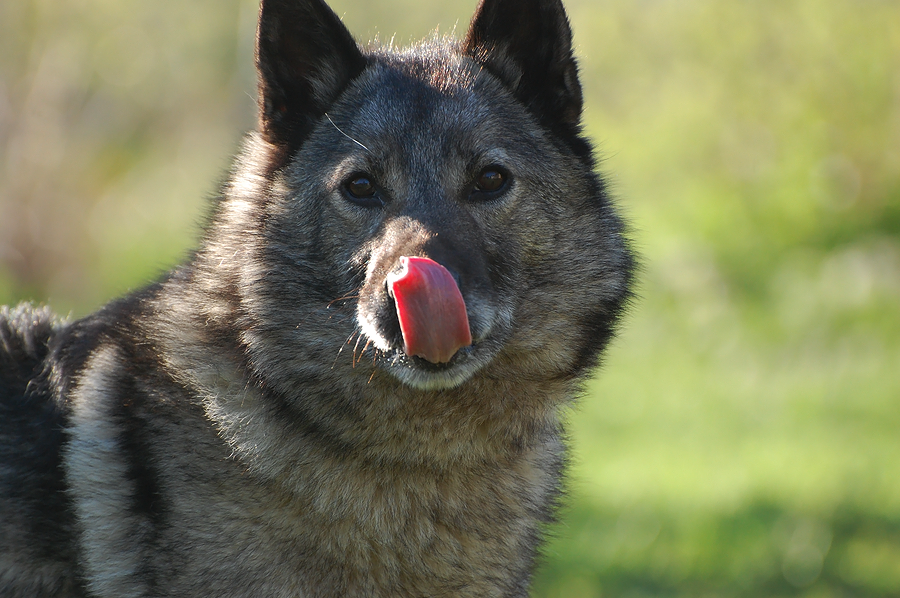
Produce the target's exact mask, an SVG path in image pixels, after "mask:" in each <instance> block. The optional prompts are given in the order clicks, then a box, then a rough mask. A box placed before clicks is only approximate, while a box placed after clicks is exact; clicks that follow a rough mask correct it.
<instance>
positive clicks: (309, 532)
mask: <svg viewBox="0 0 900 598" xmlns="http://www.w3.org/2000/svg"><path fill="white" fill-rule="evenodd" d="M545 458H546V456H544V455H542V454H539V453H537V452H535V453H534V454H530V455H524V456H521V457H519V458H517V459H515V460H514V461H513V462H508V463H503V464H495V465H485V464H482V465H480V466H478V467H472V468H468V469H466V470H464V471H454V472H452V473H444V474H436V473H434V472H430V473H429V472H427V471H405V472H401V473H397V472H388V471H385V470H378V469H370V470H367V471H360V470H358V469H357V470H356V471H355V472H353V473H352V474H351V472H346V473H347V475H345V476H340V477H337V478H331V479H324V480H323V479H320V480H317V482H318V483H316V484H314V485H312V484H311V485H310V487H309V491H308V492H306V491H301V492H299V493H297V494H296V495H295V496H294V497H293V499H291V500H285V499H284V497H282V498H279V499H275V496H274V495H273V499H275V500H276V501H277V502H278V505H277V506H276V507H274V508H273V505H271V504H270V505H269V508H267V509H265V511H264V512H263V511H259V513H260V514H262V516H263V517H264V518H265V522H266V523H265V528H266V530H267V535H268V536H269V538H270V542H269V544H268V546H267V547H266V550H269V549H273V548H274V549H275V550H277V551H278V552H279V558H277V559H276V560H279V561H282V562H284V561H285V560H291V559H290V558H289V557H288V553H286V552H285V551H284V548H287V547H293V548H294V549H295V550H296V551H295V556H296V560H295V562H294V563H293V565H292V566H290V567H289V569H292V570H294V571H296V570H297V569H302V570H304V571H305V574H302V575H301V576H300V577H301V579H303V582H302V583H303V585H304V586H306V587H305V591H306V593H309V594H310V595H322V596H325V595H334V594H333V593H334V591H335V588H341V592H340V594H341V595H343V596H429V595H431V596H434V595H454V596H515V595H520V594H522V595H524V594H523V593H522V592H520V591H519V590H520V589H524V588H525V587H526V585H527V578H528V576H529V571H530V570H531V568H532V564H533V562H532V561H533V557H534V550H535V542H536V538H537V537H538V535H539V528H540V526H541V525H542V524H543V523H544V522H545V521H546V519H547V517H548V512H549V510H550V504H549V503H550V502H551V501H552V496H553V494H554V492H555V488H556V485H557V480H556V479H555V475H554V474H553V473H551V472H550V471H549V469H550V468H547V467H543V465H544V464H543V463H541V461H543V460H544V459H545ZM261 506H262V505H261ZM263 513H264V514H263ZM289 551H290V549H289ZM289 551H288V552H289ZM282 570H283V569H282Z"/></svg>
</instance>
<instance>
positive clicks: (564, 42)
mask: <svg viewBox="0 0 900 598" xmlns="http://www.w3.org/2000/svg"><path fill="white" fill-rule="evenodd" d="M463 51H464V52H465V53H467V54H469V55H470V56H471V57H472V58H474V59H475V60H476V62H479V63H480V64H482V65H483V66H484V67H485V68H486V69H487V70H488V71H490V72H491V73H493V74H494V75H495V76H497V77H499V78H500V79H501V80H502V81H503V82H504V83H505V84H506V85H507V86H508V87H509V88H510V89H512V90H513V92H514V93H515V94H516V97H517V98H518V99H519V101H521V102H523V103H524V104H525V105H526V106H528V107H529V109H530V110H531V112H532V113H533V114H534V115H535V116H537V117H538V119H539V120H541V121H542V122H543V123H544V124H546V125H549V126H550V127H551V128H556V127H557V126H560V125H562V127H563V128H564V129H566V130H569V131H577V129H578V124H579V122H580V120H581V107H582V97H581V84H580V83H579V82H578V67H577V66H576V64H575V58H574V57H573V55H572V30H571V29H570V27H569V20H568V19H567V18H566V11H565V9H564V8H563V5H562V2H561V0H481V2H480V4H479V6H478V9H477V10H476V12H475V16H474V17H473V18H472V24H471V26H470V27H469V33H468V35H467V36H466V39H465V41H464V42H463Z"/></svg>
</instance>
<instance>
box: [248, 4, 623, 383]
mask: <svg viewBox="0 0 900 598" xmlns="http://www.w3.org/2000/svg"><path fill="white" fill-rule="evenodd" d="M509 11H512V12H509ZM514 21H518V22H519V23H520V25H519V26H518V27H517V26H514V25H512V24H511V23H512V22H514ZM313 24H315V27H313ZM259 36H260V37H259V68H260V81H261V86H260V90H261V129H262V134H263V138H264V140H265V144H264V146H265V147H266V148H268V150H267V153H266V158H265V160H264V162H265V165H266V166H265V169H264V170H265V171H266V173H267V177H268V179H269V181H270V183H269V186H268V190H267V195H266V201H265V204H264V205H263V206H261V207H260V208H259V210H260V211H261V213H259V214H256V215H255V216H254V218H255V219H256V220H257V221H260V222H261V225H262V227H263V228H262V229H260V230H259V231H258V235H259V237H260V238H263V239H265V243H261V244H259V246H258V252H259V254H258V255H257V259H256V260H254V263H257V262H258V261H262V262H263V263H265V264H266V268H265V269H264V271H263V272H260V271H259V268H258V266H255V267H254V271H253V273H252V274H250V275H248V276H249V279H248V281H247V282H248V284H246V285H242V286H244V287H246V288H253V289H255V291H254V292H255V293H256V295H255V297H254V298H253V299H252V300H251V301H247V303H248V304H249V305H251V306H252V309H253V311H255V312H257V314H256V315H257V316H258V317H257V318H255V319H256V321H257V322H260V323H261V324H260V329H259V330H258V331H257V332H258V333H259V335H262V336H261V337H254V335H250V337H251V339H250V343H249V344H250V345H251V352H252V349H253V345H254V342H255V344H256V345H258V346H260V347H272V346H275V345H277V346H279V347H281V348H282V349H283V348H284V347H286V346H288V347H290V346H293V347H295V348H293V349H291V350H288V351H282V353H281V355H286V356H294V357H293V358H290V357H288V358H285V357H281V358H280V359H281V362H280V363H277V364H274V365H273V364H272V363H271V362H272V359H273V358H272V357H270V353H273V352H267V351H265V350H261V351H259V352H258V353H257V354H256V355H255V356H254V358H255V359H256V360H257V361H268V362H269V366H268V367H267V368H264V369H268V370H270V371H271V370H272V369H273V368H281V369H284V368H286V367H290V366H289V365H288V364H287V363H286V361H293V362H294V363H304V364H308V363H309V362H310V360H309V359H307V358H308V357H309V355H308V353H309V352H324V353H325V354H326V355H334V356H335V359H336V361H335V363H334V365H333V366H332V367H333V368H335V369H337V370H338V371H343V369H344V368H345V366H346V365H347V364H348V363H349V364H351V365H352V366H353V369H355V368H356V367H357V363H358V361H359V360H360V358H359V357H358V356H357V349H358V348H360V347H362V348H363V353H365V355H366V357H365V367H360V368H359V369H360V371H362V372H364V373H366V368H369V369H371V367H375V368H376V369H379V370H383V371H387V372H389V373H390V374H392V375H393V376H394V377H395V378H396V379H399V380H400V381H402V382H403V383H405V384H407V385H409V386H411V387H415V388H419V389H446V388H451V387H455V386H458V385H461V384H463V383H465V382H466V381H467V380H469V379H470V378H472V377H473V376H474V375H476V372H479V371H482V372H485V375H492V376H523V377H534V376H537V377H575V376H577V375H578V374H580V373H581V371H582V370H584V369H585V368H586V367H589V366H590V365H592V363H593V361H594V358H595V357H596V354H597V352H598V351H599V349H600V348H601V347H602V346H603V344H604V343H605V342H606V340H607V338H608V337H609V334H610V329H611V325H612V323H613V320H614V319H615V316H616V315H617V312H618V310H619V307H620V305H621V302H622V300H623V298H624V294H625V287H626V284H627V277H628V269H629V267H630V262H629V259H630V258H629V256H628V254H627V250H626V249H625V247H624V244H623V241H622V238H621V231H620V228H621V226H620V223H619V221H618V219H617V218H616V217H615V216H614V215H613V213H612V212H611V209H610V207H609V205H608V203H607V199H606V196H605V194H604V192H603V189H602V186H601V183H600V182H599V180H598V179H597V178H596V176H595V175H594V173H593V171H592V159H591V156H590V150H589V148H588V146H587V145H586V143H585V142H584V140H583V139H582V138H581V137H580V135H579V133H578V120H579V115H580V109H581V92H580V87H579V86H578V82H577V78H576V76H575V64H574V60H573V59H572V55H571V49H570V44H571V42H570V34H569V29H568V24H567V21H566V17H565V14H564V12H563V9H562V6H561V4H560V3H559V1H558V0H545V1H539V0H528V1H526V2H521V1H516V2H513V1H512V0H494V1H491V0H486V1H485V2H484V3H483V4H482V6H481V7H480V9H479V12H478V13H477V14H476V16H475V19H474V20H473V24H472V27H471V29H470V31H469V34H468V36H467V38H466V40H465V41H464V42H462V43H459V42H454V41H450V40H437V39H435V40H432V41H429V42H424V43H423V44H421V45H420V46H417V47H415V48H412V49H410V50H406V51H403V52H390V51H376V52H374V53H372V54H368V55H363V54H361V53H360V51H359V50H358V49H357V47H356V45H355V44H354V43H353V42H352V40H351V39H350V38H349V34H348V33H347V32H346V30H345V29H344V28H343V26H342V25H341V24H340V22H339V21H338V20H337V19H336V17H334V15H333V14H332V13H331V12H330V11H329V10H328V9H327V7H325V6H324V5H323V4H322V3H321V2H318V1H313V0H308V1H305V2H302V1H297V2H288V1H287V0H278V1H272V0H266V2H264V4H263V9H262V13H261V23H260V34H259ZM307 44H309V45H310V47H307ZM250 244H251V245H255V243H254V242H253V241H252V240H251V242H250ZM285 290H289V291H290V294H291V295H293V296H292V297H291V296H284V292H285ZM311 305H313V306H317V307H316V309H324V308H325V307H329V306H330V308H331V309H332V310H333V313H334V314H338V315H337V316H336V317H333V318H331V319H330V320H329V321H328V322H327V323H324V320H322V321H319V320H317V321H315V322H310V321H309V310H310V306H311ZM354 306H355V312H354V313H352V317H351V315H350V314H348V313H347V312H348V309H352V308H353V307H354ZM317 313H321V312H317ZM262 337H265V339H264V340H257V341H253V338H257V339H258V338H262ZM348 341H350V342H351V343H352V345H351V346H350V348H349V349H348V350H347V352H346V359H345V360H341V359H340V358H339V357H338V354H339V353H340V351H341V349H342V348H343V347H344V346H345V345H346V343H347V342H348ZM310 344H311V345H312V348H310ZM298 345H304V346H305V348H303V349H300V348H297V346H298ZM351 349H352V350H351ZM366 351H368V353H366ZM314 361H316V362H321V361H322V360H321V356H320V357H319V359H318V360H314ZM303 367H309V366H308V365H304V366H303ZM348 375H349V373H348ZM369 375H370V374H369Z"/></svg>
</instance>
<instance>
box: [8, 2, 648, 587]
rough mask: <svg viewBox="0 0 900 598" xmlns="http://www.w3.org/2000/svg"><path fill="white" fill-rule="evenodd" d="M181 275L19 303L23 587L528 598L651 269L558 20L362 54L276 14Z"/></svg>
mask: <svg viewBox="0 0 900 598" xmlns="http://www.w3.org/2000/svg"><path fill="white" fill-rule="evenodd" d="M256 57H257V58H256V60H257V69H258V80H259V90H258V98H259V126H258V130H257V131H255V132H252V133H250V134H249V135H248V136H247V137H246V139H245V141H244V143H243V146H242V149H241V151H240V153H239V154H238V156H237V157H236V159H235V163H234V166H233V169H232V171H231V173H230V176H229V178H228V179H227V182H226V183H225V184H224V185H223V188H222V190H221V193H220V194H219V196H218V197H217V198H216V200H215V201H214V203H213V206H212V207H211V214H210V216H209V219H208V222H207V224H206V226H205V228H204V232H203V234H202V238H201V239H200V240H199V243H198V248H197V249H196V251H195V252H194V253H192V254H191V256H190V257H189V258H188V259H187V260H186V262H185V263H184V264H182V265H180V266H178V267H176V268H175V269H173V270H172V271H171V272H169V273H167V274H166V275H164V276H163V277H162V278H161V279H159V280H157V281H156V282H154V283H152V284H150V285H149V286H147V287H146V288H143V289H141V290H139V291H137V292H134V293H133V294H130V295H128V296H126V297H124V298H120V299H118V300H115V301H112V302H111V303H109V304H108V305H106V306H105V307H103V308H102V309H100V310H99V311H98V312H96V313H94V314H92V315H89V316H87V317H85V318H83V319H80V320H77V321H71V322H70V321H66V320H62V319H59V318H58V317H56V316H55V315H54V314H53V313H52V312H51V311H50V310H49V309H47V308H46V307H36V306H34V305H31V304H21V305H19V306H17V307H12V308H8V307H4V308H3V309H2V311H0V595H2V596H4V597H7V598H12V597H23V598H24V597H28V598H35V597H50V596H54V597H60V596H63V597H87V596H90V597H116V598H124V597H149V596H154V597H163V596H171V597H174V596H179V597H184V596H192V597H217V598H221V597H251V596H252V597H255V598H258V597H261V596H266V597H269V596H271V597H300V596H303V597H326V596H329V597H331V596H335V597H336V596H341V597H356V596H366V597H380V596H385V597H386V596H391V597H397V596H410V597H412V596H416V597H423V596H479V597H484V596H504V597H512V596H526V595H527V594H528V589H529V584H530V580H531V577H532V573H533V570H534V567H535V561H536V559H537V557H538V555H539V550H540V545H541V540H542V537H543V536H544V535H545V533H546V530H547V526H548V524H550V523H551V522H552V521H553V518H554V511H555V508H556V507H557V504H558V501H559V499H560V497H561V493H562V489H561V485H562V483H561V477H562V475H563V471H564V467H565V463H566V457H565V447H564V432H563V429H562V425H561V419H560V415H561V413H563V412H565V410H566V409H567V407H568V406H569V405H570V404H571V403H572V401H573V400H574V399H575V398H577V396H578V394H579V392H580V389H581V387H582V384H583V382H584V381H585V380H586V379H587V377H588V376H589V375H590V374H591V372H592V370H593V369H594V368H595V366H596V365H597V362H598V359H599V356H600V354H601V352H602V351H603V350H604V348H605V346H606V345H607V344H608V342H609V340H610V338H611V337H612V335H613V334H614V331H615V329H616V324H617V322H618V320H619V319H620V316H621V313H622V312H623V309H624V307H625V306H626V305H627V303H628V299H629V292H630V291H629V289H630V287H631V281H632V271H633V264H634V257H633V254H632V252H631V250H630V249H629V243H628V240H627V236H626V229H625V226H624V224H623V220H622V219H621V218H620V217H619V216H618V215H617V213H616V210H615V206H614V202H613V200H612V199H611V197H610V195H609V193H608V191H607V187H606V185H605V183H604V181H603V179H602V178H601V177H600V175H598V174H597V173H596V171H595V158H594V154H593V149H592V147H591V145H590V143H589V142H588V140H587V139H586V138H585V137H584V135H583V133H582V130H581V124H580V116H581V111H582V92H581V86H580V83H579V79H578V72H577V65H576V61H575V59H574V57H573V52H572V39H571V31H570V27H569V22H568V19H567V16H566V13H565V10H564V7H563V5H562V3H561V1H560V0H482V2H481V4H480V5H479V6H478V7H477V9H476V13H475V15H474V17H473V19H472V22H471V25H470V28H469V29H468V32H467V34H466V36H465V38H464V39H462V40H457V39H453V38H449V37H440V36H438V35H437V34H435V35H433V36H432V37H431V38H428V39H426V40H424V41H422V42H420V43H418V44H417V45H414V46H413V47H410V48H406V49H395V48H393V47H375V46H373V47H370V48H366V49H363V48H361V47H360V46H359V45H357V43H356V42H355V41H354V39H353V37H352V36H351V34H350V33H349V32H348V30H347V29H346V28H345V27H344V25H343V24H342V23H341V21H340V19H339V18H338V17H337V16H336V15H335V14H334V13H333V12H332V11H331V9H330V8H328V6H327V5H326V4H325V3H324V2H323V1H321V0H262V4H261V8H260V18H259V27H258V34H257V53H256Z"/></svg>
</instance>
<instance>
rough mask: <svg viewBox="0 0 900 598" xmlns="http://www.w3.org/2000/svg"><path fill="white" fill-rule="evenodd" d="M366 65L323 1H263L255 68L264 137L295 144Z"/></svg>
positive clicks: (284, 145) (281, 142)
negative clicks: (257, 77) (257, 74)
mask: <svg viewBox="0 0 900 598" xmlns="http://www.w3.org/2000/svg"><path fill="white" fill-rule="evenodd" d="M365 66H366V59H365V58H364V57H363V55H362V53H361V52H360V50H359V47H358V46H357V45H356V42H354V41H353V37H352V36H351V35H350V32H349V31H347V28H346V27H344V25H343V23H341V20H340V19H339V18H338V16H337V15H336V14H334V12H333V11H332V10H331V9H330V8H329V7H328V6H327V5H326V4H325V3H324V2H323V1H322V0H263V1H262V5H261V6H260V11H259V29H258V31H257V36H256V67H257V71H258V73H259V121H260V122H259V125H260V131H261V132H262V134H263V136H264V137H265V139H266V140H267V141H269V142H270V143H273V144H276V145H279V146H283V147H287V148H290V149H295V146H296V145H298V144H299V143H300V141H302V139H303V138H304V137H305V136H306V135H307V134H308V133H309V130H310V129H311V128H312V126H313V124H315V122H316V121H317V120H318V119H319V118H321V117H322V115H323V114H324V113H325V112H326V111H327V110H328V107H329V106H330V105H331V103H332V102H333V101H334V100H335V99H336V98H337V96H338V95H339V94H340V93H341V91H343V90H344V88H346V87H347V85H348V84H349V83H350V81H352V80H353V79H354V78H355V77H357V76H358V75H359V74H360V73H361V72H362V70H363V69H364V68H365Z"/></svg>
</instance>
